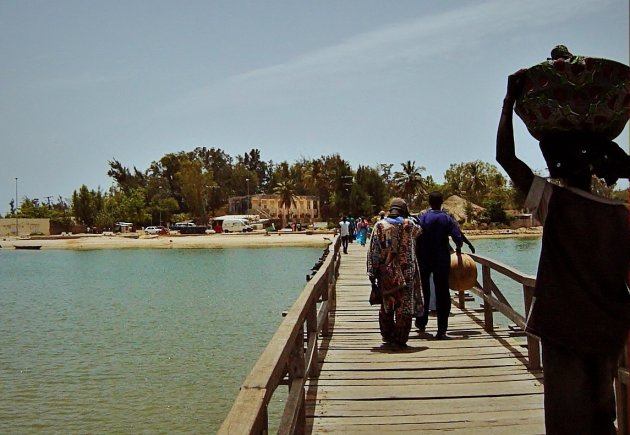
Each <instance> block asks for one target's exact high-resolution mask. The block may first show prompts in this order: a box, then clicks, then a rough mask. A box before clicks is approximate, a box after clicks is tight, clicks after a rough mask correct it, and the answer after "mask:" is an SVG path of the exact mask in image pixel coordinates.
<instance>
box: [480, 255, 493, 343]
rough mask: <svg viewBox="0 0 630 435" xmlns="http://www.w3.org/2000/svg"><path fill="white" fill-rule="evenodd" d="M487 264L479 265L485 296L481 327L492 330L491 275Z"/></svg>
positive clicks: (487, 330) (488, 330)
mask: <svg viewBox="0 0 630 435" xmlns="http://www.w3.org/2000/svg"><path fill="white" fill-rule="evenodd" d="M491 271H492V269H490V267H489V266H487V265H485V264H484V265H482V266H481V276H482V282H483V287H482V289H483V294H484V296H485V298H484V302H483V328H484V329H485V330H486V332H492V331H494V317H493V316H492V311H493V307H492V304H491V303H490V297H491V296H492V287H493V285H492V277H491Z"/></svg>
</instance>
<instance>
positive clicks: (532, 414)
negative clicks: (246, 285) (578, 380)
mask: <svg viewBox="0 0 630 435" xmlns="http://www.w3.org/2000/svg"><path fill="white" fill-rule="evenodd" d="M366 253H367V247H361V246H358V245H350V249H349V253H348V255H344V254H340V253H339V240H336V241H335V243H334V244H333V245H331V247H330V250H329V252H328V254H327V255H325V257H322V259H321V267H319V269H318V270H317V271H316V273H315V274H314V275H313V276H312V279H310V281H309V282H308V283H307V285H306V287H305V289H304V291H303V292H302V294H301V295H300V296H299V298H298V300H297V301H296V302H295V304H294V305H293V307H292V308H291V310H290V311H289V312H288V313H287V315H286V317H285V319H284V320H283V322H282V324H281V325H280V327H279V328H278V331H277V332H276V334H275V335H274V337H273V338H272V340H271V342H270V343H269V345H268V346H267V348H266V349H265V351H264V352H263V354H262V356H261V357H260V359H259V360H258V362H257V363H256V365H255V367H254V368H253V370H252V372H251V373H250V375H249V376H248V377H247V379H246V380H245V382H244V384H243V385H242V387H241V389H240V392H239V395H238V397H237V399H236V401H235V403H234V405H233V407H232V409H231V410H230V413H229V415H228V416H227V418H226V419H225V421H224V422H223V425H222V426H221V428H220V431H219V433H220V434H264V433H268V431H269V430H270V428H271V429H273V430H277V431H278V433H282V434H285V433H286V434H292V433H343V434H351V433H404V432H408V433H415V432H422V433H425V432H426V433H434V432H441V431H449V432H451V433H466V434H469V433H484V434H492V433H497V434H499V433H500V434H505V433H510V432H511V433H514V434H519V435H521V434H540V433H544V432H545V428H544V415H543V414H544V413H543V383H542V371H541V367H540V345H539V343H538V342H537V340H535V339H533V338H531V337H524V336H522V334H519V332H518V327H521V328H523V327H524V325H525V313H518V312H517V311H516V310H515V309H514V308H513V307H512V306H511V304H510V303H509V301H508V300H507V299H506V298H505V297H504V296H503V294H502V292H501V290H500V289H499V288H498V287H497V285H496V284H495V282H494V280H493V276H492V273H493V272H494V273H499V274H502V275H504V276H507V277H509V278H511V279H512V280H514V281H516V282H518V283H519V284H520V285H522V288H523V298H524V306H525V311H528V310H529V306H530V304H531V296H532V291H533V287H534V285H535V278H534V277H533V276H530V275H526V274H523V273H521V272H519V271H517V270H515V269H513V268H510V267H508V266H505V265H502V264H500V263H498V262H495V261H493V260H490V259H487V258H484V257H481V256H478V255H472V257H473V258H474V259H475V261H476V262H478V263H479V264H481V270H482V276H481V281H482V283H481V284H479V283H478V285H477V286H475V288H473V289H471V290H470V292H472V293H474V294H476V295H477V296H478V297H479V298H480V299H481V300H482V301H483V302H482V305H483V307H482V308H480V306H479V304H477V306H473V303H469V305H470V306H468V307H467V306H466V302H467V301H466V300H465V299H466V298H465V295H464V293H460V294H459V297H457V298H455V300H454V304H455V306H454V307H453V310H452V314H451V318H450V320H449V333H448V335H449V339H448V340H435V339H434V338H433V334H430V332H435V331H434V329H435V318H431V319H430V320H429V325H428V328H427V330H428V332H429V333H423V334H420V333H419V332H418V331H416V330H415V329H412V331H411V335H410V340H409V342H408V347H407V348H406V349H397V348H393V347H390V346H389V345H385V344H384V343H383V342H382V340H381V336H380V333H379V329H378V307H371V306H370V305H369V304H368V302H367V298H368V295H369V290H370V285H369V281H368V280H367V276H366V273H365V259H366ZM497 311H498V312H501V314H503V315H504V316H505V317H507V318H508V319H509V320H510V321H511V322H512V323H513V324H515V325H517V328H514V329H516V331H513V330H512V329H511V328H508V327H496V326H495V325H494V313H495V312H497ZM432 327H433V330H432V329H431V328H432ZM618 378H619V380H618V381H617V385H616V387H617V392H618V408H619V409H618V411H619V412H618V416H619V418H618V422H617V423H618V425H619V429H620V431H619V433H627V430H628V429H627V428H628V425H627V418H628V400H627V384H628V370H627V360H625V361H623V362H622V365H621V367H620V369H619V377H618ZM287 387H288V388H287ZM283 392H284V399H283V405H284V406H283V408H284V409H280V410H278V411H277V412H274V410H273V405H274V404H273V403H272V397H273V400H275V401H276V402H277V396H278V395H280V396H282V395H283ZM274 393H275V394H276V396H275V397H274ZM270 410H271V411H270Z"/></svg>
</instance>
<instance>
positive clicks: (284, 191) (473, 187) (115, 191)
mask: <svg viewBox="0 0 630 435" xmlns="http://www.w3.org/2000/svg"><path fill="white" fill-rule="evenodd" d="M108 163H109V170H108V172H107V175H108V176H109V177H110V178H111V179H112V185H111V186H110V187H109V189H107V190H104V191H103V190H101V189H100V188H98V189H96V190H95V189H90V188H88V187H87V186H85V185H81V186H80V187H79V188H78V189H77V190H75V191H74V192H73V193H72V197H71V198H70V200H69V201H67V200H64V199H63V198H61V197H58V198H57V200H56V201H50V198H48V202H47V203H41V202H40V201H38V200H37V199H29V198H23V199H22V201H21V203H20V204H19V206H17V205H16V204H14V201H13V200H12V201H11V202H10V210H11V211H10V213H9V214H7V216H6V217H15V216H16V215H17V216H18V217H23V218H29V217H44V218H50V219H51V221H53V222H57V223H58V224H60V225H61V226H62V227H66V228H68V227H70V226H71V225H72V224H73V223H77V224H81V225H86V226H90V227H99V228H113V227H114V225H115V223H116V222H121V221H122V222H132V223H134V224H135V225H138V226H146V225H151V224H158V223H165V222H174V221H179V220H186V219H191V220H194V221H195V222H197V223H199V224H205V223H207V222H208V218H209V217H210V216H214V215H215V213H217V212H220V211H224V210H225V207H226V205H227V203H228V198H229V197H231V196H244V195H247V194H258V193H261V194H277V195H279V198H280V199H279V206H280V207H283V208H285V209H288V208H290V207H291V206H292V205H293V204H294V203H295V197H296V196H297V195H312V196H315V197H317V198H318V199H319V202H320V216H321V217H322V220H325V221H336V220H337V219H338V218H339V216H340V215H342V214H352V215H354V216H374V215H376V214H378V212H379V211H380V210H383V209H385V208H386V206H387V204H388V202H389V200H390V199H391V198H392V197H395V196H399V197H402V198H404V199H405V200H406V201H407V202H408V204H410V208H411V210H414V211H420V210H422V209H424V208H426V207H427V206H428V204H427V195H428V193H429V192H430V191H433V190H437V191H440V192H442V193H443V195H444V196H445V197H448V196H450V195H453V194H455V195H459V196H460V197H462V198H464V199H465V200H467V201H469V202H472V203H475V204H478V205H481V206H482V207H484V208H485V209H486V211H485V212H484V213H483V214H482V215H479V216H473V214H474V213H473V210H472V207H470V208H469V209H468V210H467V211H468V213H467V214H469V216H468V217H469V218H470V219H474V220H477V221H479V222H506V220H507V216H506V214H505V212H504V210H506V209H513V210H519V209H521V208H522V206H523V201H524V197H523V195H521V194H519V192H518V191H517V190H516V189H514V187H513V186H512V185H511V183H510V182H509V180H507V179H506V178H505V177H504V176H503V175H502V174H501V173H500V172H499V170H498V169H497V167H496V166H495V165H493V164H490V163H486V162H483V161H480V160H475V161H471V162H462V163H454V164H451V165H450V167H449V168H448V169H447V170H446V172H445V173H444V174H443V175H444V176H443V178H444V183H442V184H440V183H436V182H435V180H434V179H433V177H432V176H431V175H426V174H425V172H426V168H425V167H423V166H421V165H419V164H417V163H416V162H415V161H411V160H408V161H406V162H402V163H400V164H399V166H398V167H395V165H394V164H390V163H387V164H377V165H375V166H373V167H372V166H362V165H360V166H358V167H357V168H356V169H353V168H352V167H351V165H350V163H349V162H348V161H347V160H345V159H343V158H342V157H341V156H340V155H339V154H333V155H328V156H321V157H319V158H314V159H306V158H302V159H300V160H298V161H296V162H294V163H291V164H290V163H288V162H286V161H283V162H280V163H274V162H273V161H271V160H269V161H264V160H263V159H262V158H261V153H260V150H258V149H252V150H251V151H249V152H248V153H245V154H243V155H237V156H235V157H232V156H230V155H229V154H227V153H226V152H225V151H223V150H221V149H219V148H209V149H208V148H205V147H199V148H195V149H194V150H192V151H189V152H184V151H181V152H178V153H168V154H166V155H164V156H163V157H162V158H161V159H160V160H158V161H154V162H152V163H151V164H150V165H149V167H148V168H147V169H145V170H139V169H137V168H136V167H133V168H132V169H130V168H128V167H125V166H124V165H123V163H121V162H120V161H118V160H116V159H114V160H111V161H109V162H108ZM594 188H595V191H596V192H597V193H599V194H601V195H603V196H607V197H613V196H618V197H623V196H622V195H624V194H622V193H620V192H616V193H615V192H614V191H613V190H612V189H611V188H608V187H606V186H605V184H604V183H603V182H601V181H600V180H597V179H595V180H594Z"/></svg>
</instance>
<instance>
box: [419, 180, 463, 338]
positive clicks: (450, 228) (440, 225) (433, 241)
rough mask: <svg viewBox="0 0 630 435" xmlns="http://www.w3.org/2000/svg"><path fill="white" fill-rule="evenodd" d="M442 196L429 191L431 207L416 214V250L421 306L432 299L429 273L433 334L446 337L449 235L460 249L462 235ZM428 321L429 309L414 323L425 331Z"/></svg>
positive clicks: (448, 297) (449, 264)
mask: <svg viewBox="0 0 630 435" xmlns="http://www.w3.org/2000/svg"><path fill="white" fill-rule="evenodd" d="M443 202H444V198H443V197H442V194H441V193H440V192H431V193H430V194H429V205H430V206H431V208H430V210H428V211H426V212H425V213H423V214H422V215H420V216H419V217H418V223H419V224H420V226H421V227H422V235H421V236H420V237H419V238H418V243H417V251H418V261H419V263H420V279H421V280H422V294H423V296H424V306H425V307H428V306H429V304H430V303H431V287H430V283H431V281H430V280H431V274H433V283H434V285H435V302H436V310H437V323H438V325H437V326H438V329H437V334H436V336H435V337H436V338H437V339H444V338H446V330H447V329H448V317H449V315H450V313H451V294H450V291H449V288H448V273H449V270H450V268H451V248H450V245H449V237H450V238H451V239H453V242H454V243H455V246H456V247H457V250H458V251H459V250H460V249H461V246H462V243H463V236H462V233H461V231H460V230H459V226H458V225H457V222H455V220H454V219H453V218H452V217H451V216H450V215H449V214H448V213H446V212H445V211H443V210H442V203H443ZM428 321H429V310H425V311H424V314H423V315H422V316H421V317H418V318H416V327H417V328H418V329H419V330H420V331H421V332H424V330H425V328H426V326H427V322H428Z"/></svg>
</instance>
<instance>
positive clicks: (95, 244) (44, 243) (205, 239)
mask: <svg viewBox="0 0 630 435" xmlns="http://www.w3.org/2000/svg"><path fill="white" fill-rule="evenodd" d="M465 234H466V236H467V237H468V238H469V239H471V240H472V239H479V238H503V237H536V236H540V235H541V234H542V229H541V228H540V227H534V228H519V229H517V230H467V231H465ZM334 237H335V236H334V234H333V233H331V232H315V233H312V234H307V233H305V232H300V233H270V234H269V235H266V233H264V232H254V233H245V234H238V233H231V234H209V235H179V234H172V235H167V236H149V235H144V234H130V235H100V234H77V235H72V236H42V237H31V238H15V237H13V238H11V237H4V238H2V239H0V247H1V249H11V250H13V249H15V247H16V246H18V247H24V246H41V249H74V250H95V249H223V248H269V247H315V248H317V247H322V248H323V247H325V246H326V245H328V244H329V243H330V242H331V240H333V239H334Z"/></svg>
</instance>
